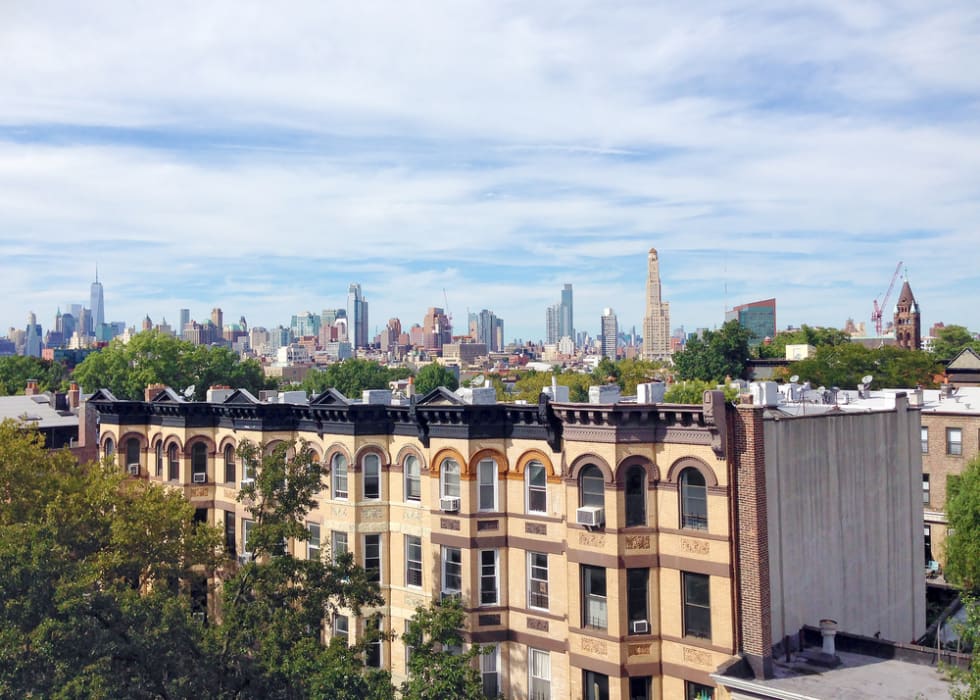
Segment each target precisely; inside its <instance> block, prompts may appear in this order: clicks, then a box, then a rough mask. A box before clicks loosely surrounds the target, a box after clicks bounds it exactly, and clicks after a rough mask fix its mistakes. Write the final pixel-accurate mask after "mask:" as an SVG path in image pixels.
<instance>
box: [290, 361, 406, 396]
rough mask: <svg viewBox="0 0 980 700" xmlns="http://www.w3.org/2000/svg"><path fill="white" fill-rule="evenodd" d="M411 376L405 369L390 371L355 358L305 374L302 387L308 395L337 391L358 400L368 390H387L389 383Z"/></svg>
mask: <svg viewBox="0 0 980 700" xmlns="http://www.w3.org/2000/svg"><path fill="white" fill-rule="evenodd" d="M409 374H411V373H410V372H409V371H408V370H407V369H405V368H403V367H396V368H388V367H385V366H384V365H380V364H378V363H377V362H374V361H373V360H363V359H360V358H353V357H352V358H350V359H347V360H344V361H343V362H336V363H334V364H332V365H330V366H329V367H327V368H326V369H325V370H313V371H312V372H310V373H309V374H307V375H306V378H305V379H304V380H303V382H302V384H300V388H301V389H303V390H304V391H306V392H307V393H308V394H319V393H321V392H323V391H325V390H326V389H330V388H334V389H336V390H337V391H339V392H340V393H341V394H343V395H344V396H346V397H348V398H351V399H359V398H361V392H363V391H364V390H365V389H387V388H388V382H390V381H395V380H396V379H405V378H407V377H408V376H409Z"/></svg>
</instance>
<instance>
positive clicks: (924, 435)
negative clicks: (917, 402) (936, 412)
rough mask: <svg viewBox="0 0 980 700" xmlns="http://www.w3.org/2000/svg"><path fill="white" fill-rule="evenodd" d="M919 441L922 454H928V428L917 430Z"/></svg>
mask: <svg viewBox="0 0 980 700" xmlns="http://www.w3.org/2000/svg"><path fill="white" fill-rule="evenodd" d="M919 441H920V442H921V443H922V454H924V455H927V454H929V426H928V425H923V426H922V427H921V428H919Z"/></svg>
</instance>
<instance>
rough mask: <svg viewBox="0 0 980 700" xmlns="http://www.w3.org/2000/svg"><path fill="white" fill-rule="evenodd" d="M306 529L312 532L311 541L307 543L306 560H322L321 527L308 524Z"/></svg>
mask: <svg viewBox="0 0 980 700" xmlns="http://www.w3.org/2000/svg"><path fill="white" fill-rule="evenodd" d="M306 529H307V530H309V532H310V539H308V540H307V541H306V558H307V559H316V560H319V559H320V526H319V525H317V524H316V523H307V524H306Z"/></svg>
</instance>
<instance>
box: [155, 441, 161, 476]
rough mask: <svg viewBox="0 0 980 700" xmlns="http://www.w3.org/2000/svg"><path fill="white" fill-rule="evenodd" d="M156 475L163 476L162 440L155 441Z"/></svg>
mask: <svg viewBox="0 0 980 700" xmlns="http://www.w3.org/2000/svg"><path fill="white" fill-rule="evenodd" d="M156 462H157V465H156V475H157V476H158V477H162V476H163V440H160V441H159V442H157V447H156Z"/></svg>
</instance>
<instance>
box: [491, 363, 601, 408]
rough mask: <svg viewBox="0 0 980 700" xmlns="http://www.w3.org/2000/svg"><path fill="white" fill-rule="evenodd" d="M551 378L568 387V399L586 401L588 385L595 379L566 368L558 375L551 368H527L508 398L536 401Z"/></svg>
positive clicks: (499, 395) (499, 394)
mask: <svg viewBox="0 0 980 700" xmlns="http://www.w3.org/2000/svg"><path fill="white" fill-rule="evenodd" d="M552 378H554V379H555V381H557V382H558V385H559V386H567V387H568V396H569V400H570V401H588V400H589V385H590V384H592V383H594V381H595V380H594V379H592V375H589V374H582V373H581V372H574V371H572V370H566V371H565V372H563V373H560V374H558V375H555V374H553V370H552V372H537V371H535V370H528V371H527V372H525V373H524V374H522V375H521V377H520V379H518V380H517V382H516V383H515V384H514V393H513V394H512V395H511V396H510V398H511V399H513V400H523V401H527V402H528V403H537V401H538V397H539V396H541V392H542V391H543V390H544V389H545V387H549V386H551V380H552ZM497 396H498V397H501V396H503V394H501V393H498V394H497Z"/></svg>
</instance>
